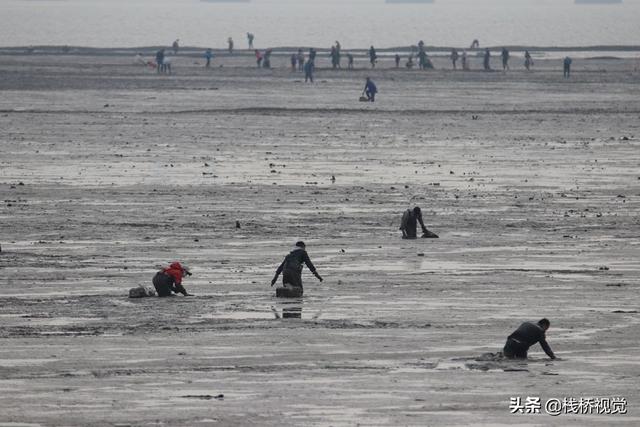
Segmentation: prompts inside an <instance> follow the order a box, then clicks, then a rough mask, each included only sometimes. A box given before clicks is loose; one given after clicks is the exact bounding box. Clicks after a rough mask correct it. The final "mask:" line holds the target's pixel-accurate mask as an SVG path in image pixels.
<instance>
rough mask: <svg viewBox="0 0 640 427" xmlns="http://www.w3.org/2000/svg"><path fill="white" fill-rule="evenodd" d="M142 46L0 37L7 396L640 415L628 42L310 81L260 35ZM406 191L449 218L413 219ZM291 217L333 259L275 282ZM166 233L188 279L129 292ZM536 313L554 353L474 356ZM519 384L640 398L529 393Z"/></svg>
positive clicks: (128, 406) (264, 411)
mask: <svg viewBox="0 0 640 427" xmlns="http://www.w3.org/2000/svg"><path fill="white" fill-rule="evenodd" d="M284 61H285V59H282V62H283V64H284ZM130 62H131V61H130V58H125V57H102V56H96V57H89V56H79V57H61V58H55V57H51V58H47V60H46V61H44V63H43V62H42V61H37V60H36V59H34V58H33V57H26V56H24V57H21V56H4V57H0V74H1V76H2V80H1V82H0V89H1V90H2V97H0V111H1V112H0V129H2V131H1V133H0V138H1V140H0V196H1V197H0V201H1V203H0V222H1V224H2V225H1V226H0V227H1V230H2V232H1V239H2V240H1V241H0V244H1V245H2V253H1V254H0V266H2V279H0V280H1V281H0V287H1V289H2V295H1V296H0V302H1V304H0V326H2V327H1V328H0V343H1V344H2V345H1V347H0V388H1V389H2V390H4V392H3V393H2V394H0V408H2V410H1V411H0V413H1V415H0V422H3V423H28V424H29V425H74V426H75V425H78V426H80V425H87V424H92V425H156V424H165V425H237V424H250V423H254V424H257V425H336V426H337V425H356V424H357V423H361V424H363V425H372V424H373V425H469V424H486V425H513V424H523V425H593V426H600V425H610V424H620V425H637V424H638V423H639V422H640V419H639V418H640V417H639V416H638V412H637V408H638V404H639V403H640V393H639V392H638V388H637V384H638V380H639V377H640V373H639V372H638V363H639V362H640V360H639V356H638V354H640V352H639V349H640V348H639V345H638V338H639V332H638V324H639V323H640V318H639V317H638V316H639V313H638V311H640V304H639V303H640V297H639V296H638V292H637V290H638V272H639V271H638V270H639V267H638V262H637V259H638V251H639V249H640V231H639V230H640V219H639V218H640V215H639V213H640V204H639V203H638V200H639V197H640V179H639V178H640V164H639V163H640V160H639V157H638V153H639V148H640V101H639V99H640V97H639V95H640V86H639V85H638V83H639V82H640V76H639V75H638V74H637V73H634V72H632V69H633V63H632V62H631V61H591V62H585V63H583V64H575V67H574V68H575V69H576V70H575V76H574V77H573V78H572V79H571V80H570V81H569V82H566V81H563V80H562V78H561V74H560V73H558V70H557V64H555V63H545V62H540V63H539V64H538V63H537V65H539V66H540V68H539V69H538V70H537V71H536V72H534V73H530V74H528V73H524V72H512V73H509V74H506V75H505V74H502V73H491V74H484V73H479V72H472V73H452V72H448V71H447V72H445V71H441V70H440V71H434V72H430V73H421V72H418V71H406V70H398V71H396V70H391V69H388V68H385V67H384V66H383V67H382V68H383V69H381V70H376V71H375V72H371V73H369V71H366V70H357V71H355V72H352V73H349V72H347V71H346V70H345V71H337V72H332V71H330V70H319V72H318V73H317V80H318V81H317V83H316V84H315V85H313V86H310V85H304V84H303V83H302V82H301V78H300V75H298V74H292V73H290V72H289V71H286V70H284V69H277V70H273V71H268V70H255V69H251V68H248V67H249V64H251V61H250V58H248V57H246V58H238V59H236V60H235V62H231V63H229V64H228V65H225V67H224V68H215V69H212V70H203V69H201V68H200V67H199V66H197V65H196V64H194V63H193V62H194V60H191V59H189V60H187V59H185V60H184V61H183V63H182V65H181V66H180V62H179V60H176V61H174V64H175V65H174V68H175V71H176V74H175V75H173V76H157V75H155V74H154V73H153V72H150V71H147V70H145V69H144V68H138V67H135V66H133V65H130V64H129V63H130ZM436 66H437V67H444V66H445V64H444V62H442V63H437V62H436ZM552 67H556V68H555V69H554V68H552ZM602 70H607V72H604V71H602ZM367 74H370V75H371V76H372V77H373V78H374V80H375V81H376V83H377V85H378V87H379V88H380V91H381V92H380V94H379V102H376V103H375V104H374V105H371V104H364V103H358V102H357V99H358V96H359V95H360V91H361V88H362V86H363V81H364V76H366V75H367ZM472 116H477V119H473V118H472ZM332 175H333V176H335V178H336V180H335V182H332V180H331V176H332ZM414 205H420V206H421V207H422V210H423V214H424V217H425V221H426V223H427V226H428V227H429V228H430V229H432V230H433V231H435V232H436V233H438V234H439V235H440V239H434V240H417V241H403V240H401V239H399V231H398V230H397V228H398V225H399V219H400V215H401V212H402V210H403V209H406V208H408V207H412V206H414ZM236 221H240V223H241V228H240V229H236V228H235V222H236ZM298 239H303V240H305V241H306V242H307V245H308V251H309V254H310V256H311V258H312V260H313V261H314V263H315V264H316V266H317V267H318V271H319V272H320V273H321V274H322V275H323V276H324V277H325V279H326V280H325V282H324V283H323V284H319V283H318V282H317V281H315V279H314V278H313V276H311V275H310V274H306V275H305V276H304V277H303V279H304V281H305V290H306V295H305V296H304V298H302V299H298V300H296V299H294V300H290V301H283V300H276V298H275V297H274V296H273V289H272V288H270V287H269V282H270V279H271V277H272V275H273V272H274V271H275V268H276V267H277V265H278V263H279V262H280V261H281V259H282V257H283V256H284V255H285V254H286V253H287V251H288V250H289V249H290V246H291V244H292V243H293V242H295V241H296V240H298ZM175 259H178V260H181V261H183V262H185V263H186V264H188V265H189V266H190V267H191V269H192V271H193V273H194V275H193V277H191V278H188V279H187V280H186V282H185V285H186V287H187V289H188V290H189V291H190V292H193V293H194V294H196V297H193V298H183V297H174V298H171V299H151V298H148V299H141V300H130V299H128V298H126V294H127V291H128V289H129V288H131V287H134V286H137V285H138V284H144V285H149V284H150V280H151V277H152V275H153V273H154V271H155V269H156V268H157V267H159V266H160V264H162V263H165V262H168V261H172V260H175ZM540 317H548V318H549V319H551V322H552V327H551V330H550V331H549V333H548V339H549V343H550V344H551V346H552V348H553V349H554V351H555V352H556V353H557V355H558V356H559V357H560V358H561V359H562V360H559V361H553V362H550V361H548V360H547V359H546V358H545V357H544V353H542V352H541V350H540V348H539V347H534V348H532V352H531V353H530V355H531V360H530V361H528V362H526V363H525V362H504V361H493V360H487V359H486V358H483V357H481V356H482V355H483V354H484V353H487V352H495V351H497V350H499V349H500V348H501V347H502V345H503V344H504V340H505V338H506V336H507V335H508V334H509V333H510V332H511V331H512V330H513V329H515V328H516V327H517V326H518V324H519V322H520V321H521V320H526V319H532V320H537V319H538V318H540ZM514 396H521V397H523V398H525V397H526V396H539V397H541V398H542V399H543V401H544V400H546V399H549V398H560V399H562V398H563V397H576V398H580V397H614V396H620V397H624V398H626V399H627V401H628V411H629V414H627V415H616V416H607V415H561V416H559V417H551V416H548V415H544V414H541V415H535V416H531V415H511V414H510V413H509V398H510V397H514Z"/></svg>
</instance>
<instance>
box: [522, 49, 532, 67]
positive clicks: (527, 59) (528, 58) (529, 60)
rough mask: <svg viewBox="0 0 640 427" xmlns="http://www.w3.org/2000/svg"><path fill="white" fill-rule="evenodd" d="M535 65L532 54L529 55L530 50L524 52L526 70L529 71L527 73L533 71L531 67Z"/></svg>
mask: <svg viewBox="0 0 640 427" xmlns="http://www.w3.org/2000/svg"><path fill="white" fill-rule="evenodd" d="M532 65H533V59H532V58H531V54H530V53H529V51H528V50H525V51H524V68H526V69H527V71H529V70H531V66H532Z"/></svg>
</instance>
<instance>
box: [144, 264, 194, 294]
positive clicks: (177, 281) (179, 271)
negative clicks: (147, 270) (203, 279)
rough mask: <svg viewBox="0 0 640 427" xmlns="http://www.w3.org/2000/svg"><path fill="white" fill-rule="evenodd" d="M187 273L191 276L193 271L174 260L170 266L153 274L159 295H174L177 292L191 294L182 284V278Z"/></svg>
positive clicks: (154, 284)
mask: <svg viewBox="0 0 640 427" xmlns="http://www.w3.org/2000/svg"><path fill="white" fill-rule="evenodd" d="M185 275H187V276H191V272H190V271H189V270H188V269H187V268H185V267H183V266H182V264H180V263H179V262H177V261H176V262H174V263H171V265H169V267H166V268H163V269H162V270H160V271H158V272H157V273H156V275H155V276H153V286H154V287H155V288H156V292H158V296H159V297H168V296H172V294H173V293H174V292H175V293H176V294H177V293H181V294H182V295H184V296H185V297H186V296H191V295H192V294H190V293H188V292H187V290H186V289H185V288H184V286H182V278H183V277H184V276H185Z"/></svg>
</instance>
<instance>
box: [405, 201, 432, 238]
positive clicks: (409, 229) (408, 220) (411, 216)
mask: <svg viewBox="0 0 640 427" xmlns="http://www.w3.org/2000/svg"><path fill="white" fill-rule="evenodd" d="M418 222H419V223H420V227H422V237H424V238H438V235H436V234H435V233H432V232H431V231H429V230H427V227H425V226H424V221H423V220H422V210H420V208H419V207H418V206H416V207H415V208H413V209H407V210H406V211H404V213H403V214H402V220H401V221H400V230H401V231H402V238H403V239H416V238H417V237H418Z"/></svg>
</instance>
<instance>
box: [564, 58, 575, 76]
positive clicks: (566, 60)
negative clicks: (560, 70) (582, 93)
mask: <svg viewBox="0 0 640 427" xmlns="http://www.w3.org/2000/svg"><path fill="white" fill-rule="evenodd" d="M572 62H573V61H572V60H571V58H569V57H568V56H566V57H565V58H564V61H563V64H564V78H565V79H568V78H569V77H571V63H572Z"/></svg>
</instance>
